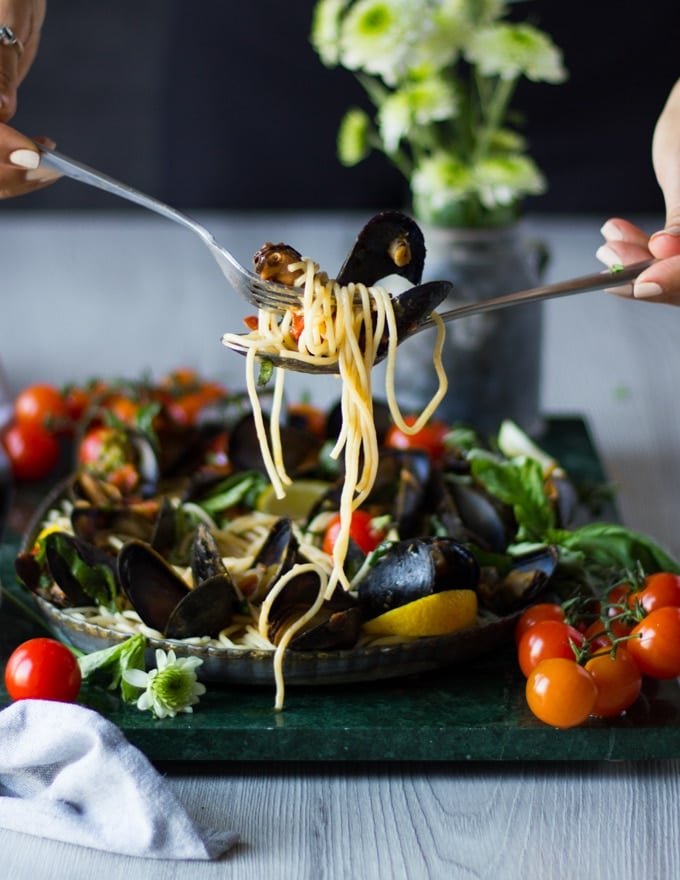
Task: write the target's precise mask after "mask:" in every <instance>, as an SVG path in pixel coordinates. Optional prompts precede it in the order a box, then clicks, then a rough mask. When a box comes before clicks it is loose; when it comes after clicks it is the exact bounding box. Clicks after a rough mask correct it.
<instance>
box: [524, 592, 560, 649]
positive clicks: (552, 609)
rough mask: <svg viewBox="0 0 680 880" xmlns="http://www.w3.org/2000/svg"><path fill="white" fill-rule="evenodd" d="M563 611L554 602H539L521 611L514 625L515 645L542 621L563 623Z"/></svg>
mask: <svg viewBox="0 0 680 880" xmlns="http://www.w3.org/2000/svg"><path fill="white" fill-rule="evenodd" d="M564 616H565V615H564V609H563V608H562V606H561V605H558V604H557V603H556V602H539V603H538V604H536V605H530V606H529V607H528V608H527V609H526V610H525V611H523V612H522V613H521V614H520V616H519V619H518V621H517V623H516V624H515V643H516V644H517V645H519V643H520V641H521V639H522V636H523V635H524V633H525V632H526V631H527V630H528V629H531V627H532V626H535V625H536V624H537V623H540V622H541V621H543V620H559V621H560V622H563V621H564Z"/></svg>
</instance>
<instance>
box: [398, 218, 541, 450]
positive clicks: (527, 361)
mask: <svg viewBox="0 0 680 880" xmlns="http://www.w3.org/2000/svg"><path fill="white" fill-rule="evenodd" d="M422 229H423V232H424V235H425V241H426V245H427V257H426V261H425V275H424V278H425V280H432V279H442V278H444V279H448V280H450V281H452V282H453V284H454V286H455V289H454V293H453V294H452V296H450V297H449V298H447V299H446V300H445V301H444V303H443V304H442V306H441V307H440V309H441V310H444V309H449V308H453V307H455V306H457V305H461V304H463V303H468V302H471V301H478V300H484V299H488V298H490V297H493V296H498V295H499V294H502V293H512V292H514V291H516V290H523V289H525V288H528V287H533V286H535V285H536V284H538V283H539V281H540V278H541V275H542V273H543V270H544V268H545V264H546V262H547V250H546V248H545V246H544V245H543V244H542V243H541V242H537V241H535V240H529V239H527V238H526V237H525V236H524V235H523V233H522V231H521V226H520V225H519V224H518V225H513V226H509V227H502V228H498V229H446V228H438V227H427V226H425V225H423V226H422ZM446 333H447V338H446V341H445V344H444V365H445V367H446V372H447V376H448V380H449V388H448V393H447V395H446V397H445V399H444V401H443V402H442V404H441V405H440V407H439V409H438V411H437V416H438V417H440V418H442V419H444V420H446V421H447V422H449V423H464V424H466V425H469V426H471V427H474V428H476V429H477V430H478V431H479V432H480V433H482V434H484V435H487V436H488V435H493V434H495V433H496V431H497V429H498V427H499V425H500V422H501V421H502V420H503V419H506V418H509V419H513V420H514V421H516V422H517V423H518V424H519V425H520V427H522V428H523V429H524V430H525V431H527V432H528V433H530V434H537V433H539V431H540V429H541V413H540V380H541V341H542V307H541V304H530V305H524V306H514V307H512V308H508V309H502V310H500V311H496V312H490V313H487V314H482V315H472V316H470V317H468V318H462V319H459V320H457V321H453V322H451V323H449V324H448V325H447V328H446ZM434 339H435V336H434V331H431V332H430V331H428V332H427V333H421V334H419V335H417V336H416V337H414V339H412V340H410V341H409V342H407V343H405V344H403V345H402V346H401V347H400V349H399V354H398V356H397V365H396V383H395V384H396V389H397V399H398V401H399V403H400V406H401V407H402V410H403V411H404V412H411V411H415V412H417V411H419V410H420V409H422V407H423V406H424V405H425V404H426V403H427V401H428V400H429V399H430V398H431V397H432V395H433V393H434V391H435V389H436V384H437V382H436V376H435V374H434V371H433V367H432V350H433V345H434Z"/></svg>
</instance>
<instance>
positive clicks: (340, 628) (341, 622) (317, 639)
mask: <svg viewBox="0 0 680 880" xmlns="http://www.w3.org/2000/svg"><path fill="white" fill-rule="evenodd" d="M319 589H320V581H319V575H318V574H317V573H316V572H313V571H303V572H300V573H299V574H297V575H295V577H292V578H291V579H290V580H289V581H288V583H287V584H286V586H285V587H284V589H283V590H282V591H281V593H280V594H279V595H278V596H277V597H276V599H275V600H274V602H273V603H272V607H271V609H270V613H269V632H268V636H269V639H270V641H271V642H272V643H273V644H275V645H276V644H278V643H279V642H280V641H281V639H282V637H283V635H284V633H285V632H286V631H287V630H288V628H289V627H290V626H292V625H293V624H294V623H296V622H297V621H298V620H299V619H300V618H301V617H302V615H303V614H305V613H306V612H307V611H308V610H309V608H311V606H312V605H313V604H314V601H315V600H316V598H317V596H318V593H319ZM361 621H362V614H361V611H360V609H359V606H358V605H357V602H356V599H354V598H353V597H352V596H351V595H350V594H349V593H346V592H345V591H344V590H342V589H341V588H338V589H336V591H335V592H334V594H333V596H331V598H330V599H326V600H325V601H324V603H323V605H322V606H321V608H320V609H319V611H318V612H317V613H316V614H315V615H314V617H312V619H311V620H309V621H307V623H306V624H304V626H303V627H302V628H301V629H300V630H298V632H296V633H295V635H294V636H293V638H292V639H291V641H290V644H289V646H288V647H289V648H290V649H291V650H294V651H326V650H331V649H334V648H335V649H337V648H351V647H352V646H353V645H354V644H355V643H356V640H357V638H358V636H359V631H360V629H361Z"/></svg>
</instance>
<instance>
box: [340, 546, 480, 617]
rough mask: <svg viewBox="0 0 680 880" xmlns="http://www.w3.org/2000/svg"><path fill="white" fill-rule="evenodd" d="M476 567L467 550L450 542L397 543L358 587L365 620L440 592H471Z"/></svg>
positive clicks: (477, 567)
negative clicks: (463, 590) (457, 590)
mask: <svg viewBox="0 0 680 880" xmlns="http://www.w3.org/2000/svg"><path fill="white" fill-rule="evenodd" d="M478 582H479V564H478V563H477V560H476V559H475V557H474V556H473V554H472V553H471V551H470V550H468V549H467V548H466V547H465V546H463V545H462V544H460V543H458V541H454V540H453V539H451V538H429V537H428V538H413V539H411V540H405V541H397V542H396V543H395V544H393V545H392V546H391V547H390V548H389V549H388V550H387V551H386V552H385V553H384V554H383V555H382V556H381V557H380V558H379V559H378V560H377V561H376V563H375V565H374V566H373V567H372V568H370V569H369V570H368V572H367V573H366V575H364V577H363V578H361V580H360V581H359V582H358V583H357V585H356V592H357V596H358V599H359V605H360V607H361V610H362V612H363V613H364V615H365V617H366V618H367V619H369V618H371V617H376V616H377V615H378V614H382V613H383V612H385V611H389V610H390V609H392V608H397V607H399V606H400V605H405V604H406V603H407V602H413V601H414V600H415V599H420V598H422V597H423V596H429V595H431V594H432V593H437V592H440V591H441V590H456V589H459V590H462V589H466V590H474V589H476V588H477V584H478Z"/></svg>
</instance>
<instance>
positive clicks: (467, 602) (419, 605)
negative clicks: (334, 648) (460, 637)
mask: <svg viewBox="0 0 680 880" xmlns="http://www.w3.org/2000/svg"><path fill="white" fill-rule="evenodd" d="M476 622H477V594H476V593H475V592H474V590H444V591H442V592H441V593H432V595H430V596H423V597H422V598H421V599H415V600H414V601H413V602H408V603H407V604H406V605H400V606H399V607H398V608H392V609H391V610H390V611H385V612H384V614H380V615H379V616H378V617H374V618H373V619H372V620H367V621H366V623H364V632H365V633H367V634H368V635H372V636H402V637H404V638H417V637H418V636H444V635H447V634H448V633H452V632H455V631H456V630H459V629H465V628H466V627H468V626H474V625H475V623H476Z"/></svg>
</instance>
